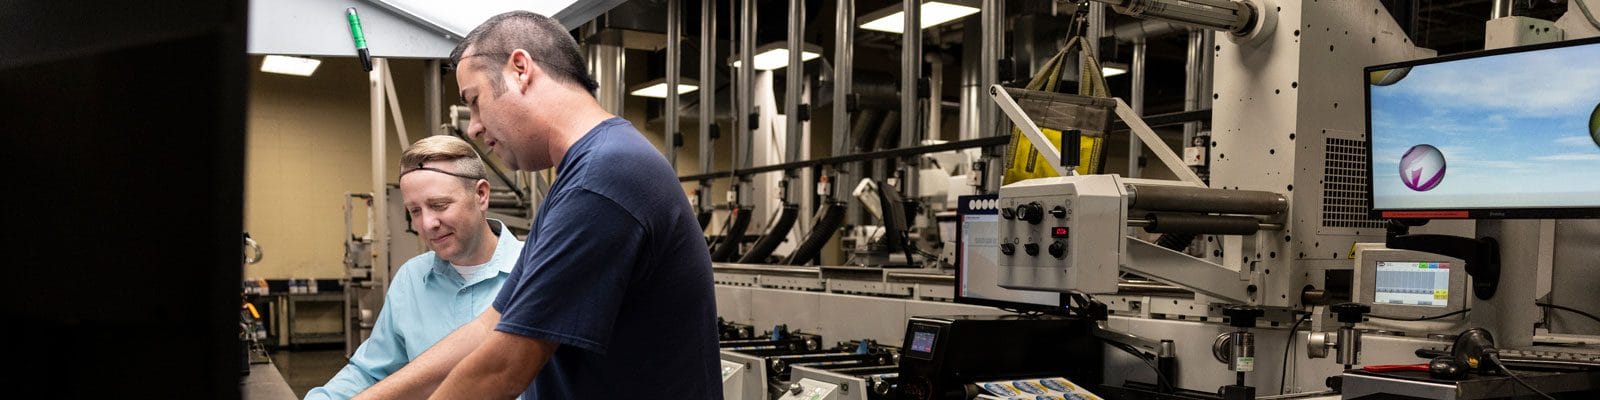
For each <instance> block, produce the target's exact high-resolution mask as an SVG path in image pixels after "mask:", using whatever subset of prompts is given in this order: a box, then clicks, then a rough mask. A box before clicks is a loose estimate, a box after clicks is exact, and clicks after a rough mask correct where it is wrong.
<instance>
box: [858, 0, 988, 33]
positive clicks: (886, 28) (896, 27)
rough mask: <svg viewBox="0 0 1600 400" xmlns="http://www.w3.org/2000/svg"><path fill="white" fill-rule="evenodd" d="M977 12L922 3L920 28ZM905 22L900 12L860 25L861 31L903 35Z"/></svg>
mask: <svg viewBox="0 0 1600 400" xmlns="http://www.w3.org/2000/svg"><path fill="white" fill-rule="evenodd" d="M977 12H978V9H977V8H973V7H967V6H963V5H956V4H950V3H941V2H937V1H929V2H924V3H922V21H921V24H922V28H921V29H928V27H930V26H936V25H939V24H943V23H946V22H950V21H953V20H955V19H956V18H961V17H965V16H968V15H972V14H974V13H977ZM905 22H906V16H905V11H904V10H901V11H895V12H894V13H891V14H889V15H885V16H883V17H880V18H878V19H874V20H871V21H867V23H864V24H861V29H868V30H874V31H882V32H889V33H904V32H905Z"/></svg>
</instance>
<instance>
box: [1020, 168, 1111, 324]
mask: <svg viewBox="0 0 1600 400" xmlns="http://www.w3.org/2000/svg"><path fill="white" fill-rule="evenodd" d="M1126 196H1127V189H1126V187H1125V186H1124V185H1123V183H1122V182H1121V179H1120V177H1118V176H1116V175H1080V176H1064V177H1055V178H1039V179H1029V180H1026V181H1022V182H1017V183H1013V184H1010V185H1006V186H1005V187H1002V188H1000V200H999V207H1000V232H999V235H998V236H999V240H1000V245H999V252H1000V254H999V255H998V258H997V260H998V263H999V265H1000V276H999V285H1000V286H1001V287H1005V288H1009V289H1029V290H1046V291H1055V292H1066V291H1081V292H1085V293H1090V294H1097V293H1115V292H1116V291H1117V271H1118V266H1119V263H1120V261H1121V257H1122V254H1123V253H1124V251H1125V249H1126V246H1127V244H1126V242H1125V241H1124V240H1123V231H1124V229H1125V228H1124V227H1125V225H1126V224H1127V222H1126V221H1127V215H1128V208H1127V197H1126Z"/></svg>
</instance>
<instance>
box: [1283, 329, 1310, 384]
mask: <svg viewBox="0 0 1600 400" xmlns="http://www.w3.org/2000/svg"><path fill="white" fill-rule="evenodd" d="M1310 320H1311V313H1306V316H1305V317H1302V318H1300V319H1299V320H1296V321H1294V325H1290V326H1289V335H1288V336H1289V338H1288V340H1287V341H1285V342H1284V343H1287V344H1286V345H1284V346H1283V366H1281V367H1280V369H1279V370H1278V393H1279V394H1282V393H1283V389H1284V387H1285V386H1284V383H1285V382H1286V381H1288V380H1289V353H1290V352H1292V351H1294V333H1295V331H1297V330H1299V329H1300V324H1303V323H1305V322H1306V321H1310Z"/></svg>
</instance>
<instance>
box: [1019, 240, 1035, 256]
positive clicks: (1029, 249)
mask: <svg viewBox="0 0 1600 400" xmlns="http://www.w3.org/2000/svg"><path fill="white" fill-rule="evenodd" d="M1022 251H1025V252H1027V253H1028V255H1030V256H1037V255H1039V244H1038V243H1028V244H1025V245H1022Z"/></svg>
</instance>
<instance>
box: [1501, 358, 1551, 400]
mask: <svg viewBox="0 0 1600 400" xmlns="http://www.w3.org/2000/svg"><path fill="white" fill-rule="evenodd" d="M1484 356H1485V357H1487V358H1488V359H1489V362H1491V363H1494V366H1495V368H1498V369H1499V370H1500V373H1503V374H1506V376H1509V377H1511V379H1513V380H1516V381H1517V383H1518V384H1521V385H1522V387H1524V388H1528V390H1532V391H1533V392H1534V393H1537V394H1539V396H1540V397H1544V398H1546V399H1550V400H1556V398H1555V397H1552V396H1550V394H1548V393H1545V392H1541V391H1539V389H1534V388H1533V385H1529V384H1528V381H1524V380H1522V377H1520V376H1517V374H1514V373H1511V370H1510V369H1506V364H1505V363H1502V362H1500V355H1499V353H1497V352H1494V351H1489V352H1486V353H1484Z"/></svg>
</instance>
